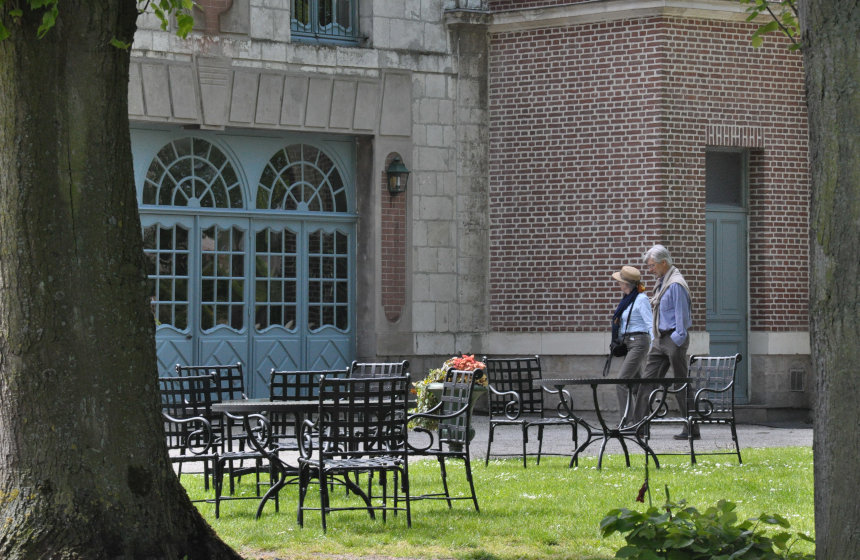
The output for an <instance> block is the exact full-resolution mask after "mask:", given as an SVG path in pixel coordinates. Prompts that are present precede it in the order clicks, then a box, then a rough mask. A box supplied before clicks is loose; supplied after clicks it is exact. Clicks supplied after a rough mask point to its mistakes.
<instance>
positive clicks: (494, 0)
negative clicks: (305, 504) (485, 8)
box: [489, 0, 593, 12]
mask: <svg viewBox="0 0 860 560" xmlns="http://www.w3.org/2000/svg"><path fill="white" fill-rule="evenodd" d="M592 1H593V0H489V8H490V11H493V12H502V11H504V10H524V9H532V8H548V7H550V6H567V5H569V4H582V3H584V2H592Z"/></svg>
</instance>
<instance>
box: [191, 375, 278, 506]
mask: <svg viewBox="0 0 860 560" xmlns="http://www.w3.org/2000/svg"><path fill="white" fill-rule="evenodd" d="M175 369H176V375H177V376H178V377H188V376H199V375H211V376H213V377H214V380H215V381H214V383H215V384H214V386H213V388H212V396H211V402H212V403H213V404H214V403H220V402H223V401H228V400H241V399H246V398H247V396H246V395H245V377H244V373H243V370H242V364H241V363H236V364H230V365H219V364H213V365H191V366H183V365H179V364H177V365H176V368H175ZM209 421H210V422H211V424H212V429H213V431H214V433H215V437H216V445H217V448H218V452H219V461H220V462H221V463H220V465H219V467H221V468H219V469H218V473H216V474H218V475H219V476H221V475H223V474H225V473H226V474H227V478H228V482H229V493H230V495H231V496H232V495H234V494H235V492H236V482H235V481H236V479H238V478H241V477H242V476H243V475H245V474H253V475H254V477H255V479H256V483H257V485H258V486H259V484H260V471H261V470H263V459H264V458H265V456H264V455H263V454H261V453H260V452H258V451H256V450H254V449H252V448H250V447H249V446H247V445H246V441H247V437H248V434H246V433H245V432H244V430H243V429H242V421H243V418H242V417H241V416H236V415H234V414H230V413H228V412H223V413H220V414H214V413H210V416H209ZM246 461H247V462H250V466H246V464H245V463H246ZM218 482H219V483H220V481H218ZM215 509H216V512H218V507H217V504H216V508H215Z"/></svg>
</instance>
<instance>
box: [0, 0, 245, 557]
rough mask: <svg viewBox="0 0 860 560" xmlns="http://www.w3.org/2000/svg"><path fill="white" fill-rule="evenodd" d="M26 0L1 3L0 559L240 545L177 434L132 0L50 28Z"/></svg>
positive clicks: (169, 552) (185, 552)
mask: <svg viewBox="0 0 860 560" xmlns="http://www.w3.org/2000/svg"><path fill="white" fill-rule="evenodd" d="M10 4H12V6H10ZM18 5H24V3H19V2H6V3H3V4H0V17H2V18H3V21H4V22H5V23H6V25H7V26H9V27H10V31H11V32H12V36H11V37H10V38H8V39H7V40H5V41H2V42H0V76H2V79H0V465H2V468H0V519H2V520H3V523H2V527H0V557H2V558H6V559H24V558H27V559H30V558H52V559H84V558H86V559H94V558H95V559H99V558H123V559H126V558H127V559H131V558H170V559H180V558H183V557H187V558H189V559H197V558H199V559H204V558H205V559H221V558H239V556H238V555H237V554H236V553H234V552H233V551H232V550H230V549H229V547H227V546H226V545H224V544H223V543H222V542H221V541H220V540H219V539H218V538H217V536H216V535H215V534H214V532H213V531H212V529H211V528H210V527H209V526H208V525H207V524H206V522H205V521H204V520H203V519H202V518H201V517H200V515H199V514H198V513H197V510H196V509H195V508H194V506H193V505H192V504H191V503H190V501H189V500H188V497H187V496H186V495H185V492H184V490H183V489H182V487H181V486H180V485H179V483H178V481H177V478H176V476H175V475H174V474H173V472H172V469H171V465H170V463H169V459H168V455H167V451H166V447H165V445H164V436H163V431H162V425H161V421H160V414H159V399H158V389H157V380H156V378H157V373H156V372H157V368H156V358H155V348H154V342H153V341H154V324H153V320H152V316H151V313H150V309H149V304H148V301H147V290H146V284H145V275H144V272H143V271H144V268H143V251H142V239H141V230H140V220H139V217H138V214H137V200H136V196H135V187H134V180H133V174H132V158H131V144H130V138H129V124H128V106H127V91H128V90H127V88H128V73H129V53H128V51H124V50H121V49H117V48H115V47H112V46H111V45H110V40H111V39H112V38H114V37H115V38H118V39H121V40H125V41H128V42H131V38H132V37H133V34H134V28H135V20H136V16H137V9H136V2H135V1H134V0H112V1H109V2H106V1H99V2H92V1H82V0H64V1H62V2H59V10H60V13H59V16H58V19H57V22H56V25H55V27H54V28H52V29H51V30H50V31H48V33H47V35H45V37H43V38H42V39H38V38H37V36H36V29H37V28H38V26H39V24H40V22H41V12H39V13H34V12H32V11H31V10H30V8H28V7H25V8H24V15H23V17H22V18H20V20H19V21H17V22H15V23H14V24H11V23H12V22H13V18H12V17H10V15H9V11H10V10H11V9H12V8H13V7H17V6H18ZM10 24H11V25H10Z"/></svg>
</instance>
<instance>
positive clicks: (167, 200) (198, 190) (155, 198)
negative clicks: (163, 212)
mask: <svg viewBox="0 0 860 560" xmlns="http://www.w3.org/2000/svg"><path fill="white" fill-rule="evenodd" d="M141 202H142V203H143V204H154V205H158V206H184V207H188V208H243V207H244V204H243V201H242V185H241V182H240V180H239V176H238V174H237V173H236V170H235V168H234V167H233V164H232V163H231V162H230V160H229V158H228V157H227V156H226V155H225V154H224V152H222V151H221V150H220V149H219V148H218V147H217V146H215V145H214V144H212V143H211V142H207V141H206V140H203V139H202V138H195V137H193V136H187V137H185V138H179V139H177V140H174V141H172V142H170V143H169V144H165V145H164V146H163V147H162V148H161V149H160V150H159V151H158V154H156V156H155V157H154V158H153V159H152V163H150V165H149V169H148V170H147V172H146V178H145V179H144V185H143V196H142V200H141Z"/></svg>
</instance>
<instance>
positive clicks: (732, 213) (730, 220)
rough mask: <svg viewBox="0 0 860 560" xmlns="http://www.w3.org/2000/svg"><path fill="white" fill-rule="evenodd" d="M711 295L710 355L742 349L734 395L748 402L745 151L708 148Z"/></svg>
mask: <svg viewBox="0 0 860 560" xmlns="http://www.w3.org/2000/svg"><path fill="white" fill-rule="evenodd" d="M706 175H707V196H708V203H707V205H706V209H705V225H706V227H705V231H706V234H705V236H706V239H705V245H706V263H705V266H706V283H707V289H706V298H707V331H708V334H709V335H710V341H711V343H710V354H711V355H712V356H726V355H732V354H735V353H740V354H741V355H742V356H743V360H742V361H741V363H740V364H739V365H738V373H737V380H736V387H735V397H736V399H737V401H738V402H741V403H744V402H747V395H748V385H749V384H748V373H747V372H748V371H749V370H748V366H749V354H748V352H747V349H748V343H747V340H748V338H747V333H748V328H749V323H748V317H749V309H748V290H747V286H748V279H747V278H748V277H747V212H746V208H745V204H744V200H745V198H746V197H745V184H746V154H745V153H744V152H740V151H715V152H709V153H708V158H707V173H706Z"/></svg>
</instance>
